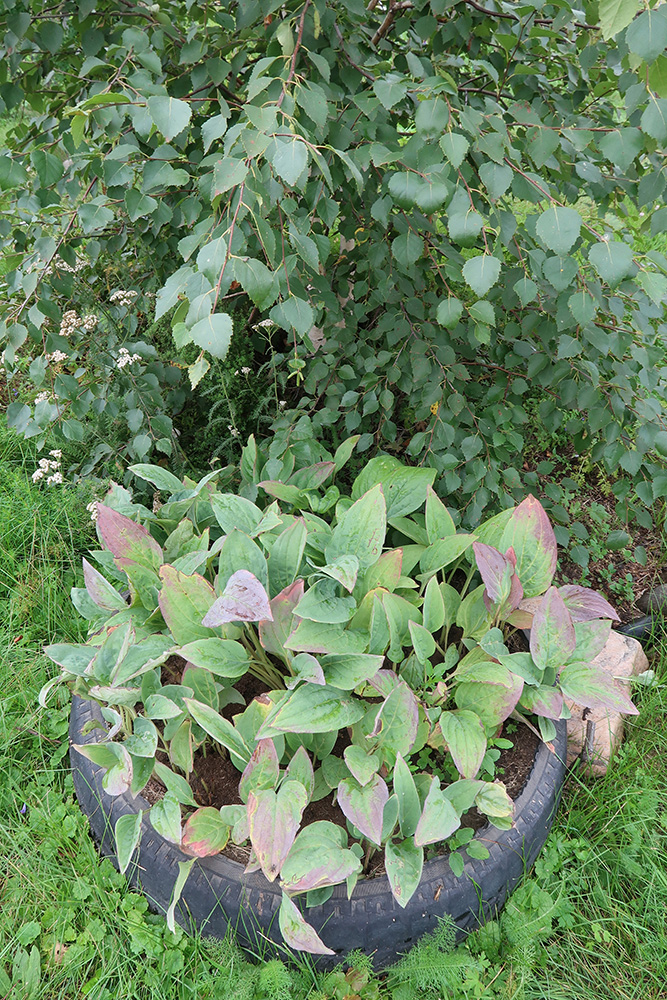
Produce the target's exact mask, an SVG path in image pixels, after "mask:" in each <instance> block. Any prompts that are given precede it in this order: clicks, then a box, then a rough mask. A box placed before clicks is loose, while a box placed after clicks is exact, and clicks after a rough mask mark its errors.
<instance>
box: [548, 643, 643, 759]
mask: <svg viewBox="0 0 667 1000" xmlns="http://www.w3.org/2000/svg"><path fill="white" fill-rule="evenodd" d="M593 663H594V664H595V666H597V667H602V669H603V670H605V671H606V672H607V673H608V674H609V682H610V684H613V683H614V681H616V682H617V683H618V684H619V685H620V686H622V687H624V688H628V687H629V682H630V678H631V677H634V676H636V675H637V674H640V673H642V672H643V671H644V670H647V669H648V660H647V658H646V653H645V652H644V650H643V649H642V647H641V644H640V643H639V642H638V641H637V639H633V638H631V637H630V636H629V635H622V634H621V633H620V632H612V633H611V635H610V636H609V639H608V640H607V644H606V645H605V647H604V649H603V650H602V652H601V653H598V655H597V656H596V657H595V659H594V660H593ZM566 703H567V707H568V708H569V709H570V712H571V713H572V718H571V719H570V721H569V722H568V724H567V762H568V764H571V763H572V761H574V760H575V758H576V757H578V755H579V754H580V753H581V750H582V747H583V745H584V743H585V741H586V729H587V725H586V724H587V722H593V723H594V724H595V733H594V737H593V745H592V747H591V753H590V766H591V768H592V770H593V772H594V773H595V774H605V773H606V771H607V767H608V766H609V761H610V760H611V758H612V757H613V755H614V753H615V751H616V748H617V747H618V745H619V743H620V742H621V740H622V739H623V720H624V716H623V714H622V713H621V712H614V711H611V710H610V709H605V708H598V709H590V708H588V709H587V708H582V706H581V705H577V704H576V703H575V702H571V701H568V700H567V699H566Z"/></svg>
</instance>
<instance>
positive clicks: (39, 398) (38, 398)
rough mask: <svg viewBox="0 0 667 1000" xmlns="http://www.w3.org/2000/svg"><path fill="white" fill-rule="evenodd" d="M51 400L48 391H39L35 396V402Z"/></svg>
mask: <svg viewBox="0 0 667 1000" xmlns="http://www.w3.org/2000/svg"><path fill="white" fill-rule="evenodd" d="M50 400H51V396H50V395H49V393H48V392H38V393H37V395H36V396H35V403H48V402H50Z"/></svg>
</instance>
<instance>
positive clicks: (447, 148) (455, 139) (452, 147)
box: [440, 132, 470, 170]
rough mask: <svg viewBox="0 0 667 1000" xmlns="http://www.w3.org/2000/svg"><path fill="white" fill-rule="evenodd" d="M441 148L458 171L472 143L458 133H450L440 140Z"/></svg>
mask: <svg viewBox="0 0 667 1000" xmlns="http://www.w3.org/2000/svg"><path fill="white" fill-rule="evenodd" d="M440 148H441V149H442V151H443V153H444V154H445V156H446V157H447V159H448V160H449V162H450V163H451V165H452V166H453V167H454V169H456V170H458V168H459V167H460V166H461V164H462V163H463V161H464V159H465V157H466V154H467V152H468V150H469V149H470V143H469V142H468V140H467V139H466V137H465V136H464V135H459V133H458V132H448V133H447V135H443V137H442V139H441V140H440Z"/></svg>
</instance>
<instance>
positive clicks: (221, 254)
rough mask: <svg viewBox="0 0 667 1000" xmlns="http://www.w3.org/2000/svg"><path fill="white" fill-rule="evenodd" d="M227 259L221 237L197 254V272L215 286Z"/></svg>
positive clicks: (225, 247)
mask: <svg viewBox="0 0 667 1000" xmlns="http://www.w3.org/2000/svg"><path fill="white" fill-rule="evenodd" d="M226 259H227V244H226V242H225V240H224V239H223V238H222V236H219V237H218V239H215V240H211V241H210V243H206V244H205V245H204V246H203V247H202V248H201V250H200V251H199V253H198V254H197V268H198V270H199V271H200V272H201V273H202V274H203V275H204V276H205V277H206V278H208V280H209V281H210V282H211V284H212V285H215V284H216V282H217V281H218V278H219V277H220V272H221V270H222V268H223V266H224V263H225V261H226Z"/></svg>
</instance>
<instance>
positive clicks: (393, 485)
mask: <svg viewBox="0 0 667 1000" xmlns="http://www.w3.org/2000/svg"><path fill="white" fill-rule="evenodd" d="M435 477H436V471H435V469H417V468H414V467H413V466H407V465H403V463H402V462H399V461H398V459H395V458H392V457H390V456H386V455H382V456H378V457H377V458H372V459H371V460H370V462H368V464H367V465H366V466H365V468H364V469H363V470H362V471H361V472H360V473H359V475H358V476H357V478H356V479H355V481H354V483H353V485H352V494H351V495H352V499H353V500H357V499H358V498H359V497H361V496H362V494H364V493H367V492H368V490H370V489H371V487H373V486H375V485H377V484H378V483H379V484H380V485H381V486H382V493H383V496H384V500H385V503H386V508H387V517H388V518H396V517H401V516H402V515H404V514H411V513H412V511H414V510H417V509H418V508H419V507H421V506H422V504H423V503H424V500H425V499H426V493H427V490H428V489H429V488H430V487H431V486H432V485H433V482H434V480H435Z"/></svg>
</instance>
